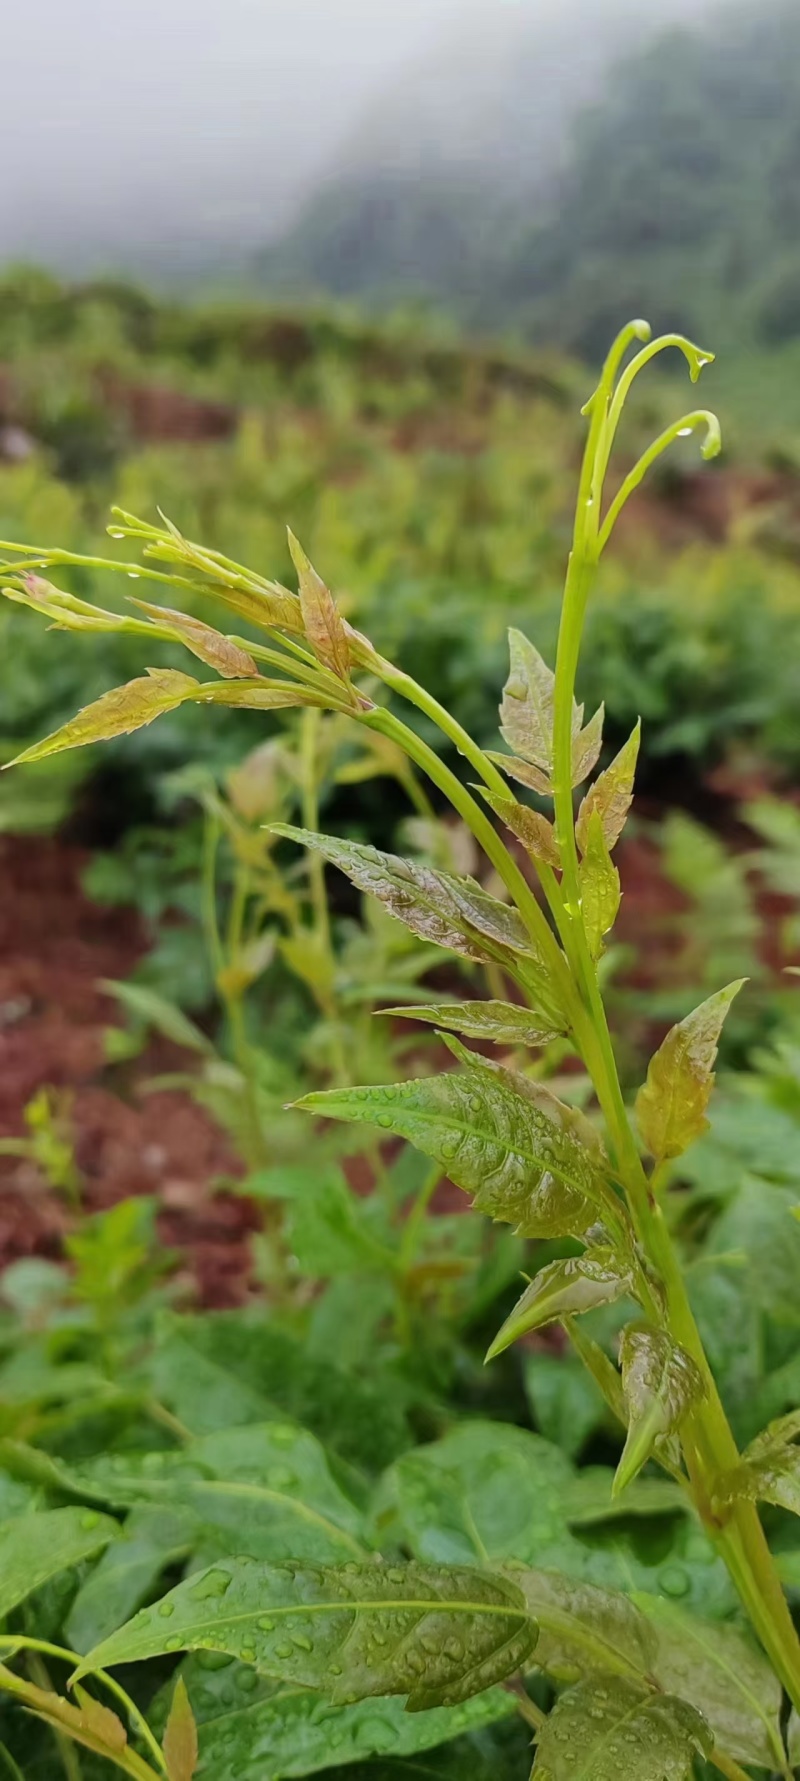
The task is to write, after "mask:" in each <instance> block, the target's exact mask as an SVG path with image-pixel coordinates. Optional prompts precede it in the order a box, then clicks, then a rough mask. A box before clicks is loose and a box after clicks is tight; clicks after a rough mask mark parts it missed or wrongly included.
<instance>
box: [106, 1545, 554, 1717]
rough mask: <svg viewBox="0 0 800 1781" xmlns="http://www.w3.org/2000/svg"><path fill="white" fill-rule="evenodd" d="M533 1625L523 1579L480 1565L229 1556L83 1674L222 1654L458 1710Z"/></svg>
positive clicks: (529, 1643) (361, 1693)
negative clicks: (167, 1657)
mask: <svg viewBox="0 0 800 1781" xmlns="http://www.w3.org/2000/svg"><path fill="white" fill-rule="evenodd" d="M165 1604H169V1611H168V1612H167V1611H166V1608H165ZM536 1632H537V1629H536V1625H535V1623H534V1621H533V1620H532V1619H531V1616H530V1614H529V1612H528V1610H527V1608H526V1605H525V1600H524V1597H523V1595H522V1593H521V1591H520V1590H519V1589H518V1588H517V1587H516V1585H515V1584H514V1583H513V1582H511V1581H510V1580H508V1579H505V1578H502V1577H497V1576H492V1575H490V1574H489V1573H481V1572H480V1571H477V1570H473V1569H459V1568H456V1567H452V1568H439V1567H433V1566H426V1565H419V1564H414V1563H412V1564H408V1565H377V1564H375V1565H371V1564H367V1565H359V1564H355V1563H354V1564H352V1565H346V1566H343V1567H340V1568H338V1569H333V1568H323V1567H321V1566H320V1567H317V1566H308V1565H295V1564H287V1565H278V1566H272V1567H270V1566H267V1565H261V1564H258V1563H256V1562H255V1561H253V1560H246V1559H228V1560H225V1561H222V1562H221V1563H219V1564H217V1565H215V1566H212V1568H211V1569H210V1570H207V1571H202V1572H200V1573H199V1574H196V1575H195V1576H193V1577H190V1578H188V1579H187V1580H186V1582H185V1583H180V1584H178V1586H177V1588H176V1589H173V1590H171V1591H170V1593H169V1595H168V1596H166V1597H165V1598H164V1600H163V1601H162V1602H160V1603H159V1605H158V1608H157V1609H156V1611H155V1612H151V1611H150V1610H147V1609H145V1610H144V1611H143V1612H142V1613H140V1614H137V1615H136V1617H135V1619H133V1620H131V1621H129V1622H128V1624H127V1626H124V1627H122V1628H121V1629H120V1631H119V1632H117V1633H114V1634H113V1635H112V1637H111V1638H110V1639H107V1640H105V1642H104V1643H103V1644H102V1645H100V1646H98V1647H97V1648H96V1649H95V1650H94V1651H93V1652H91V1653H90V1654H89V1656H88V1657H87V1658H86V1659H85V1661H84V1663H83V1664H82V1665H81V1670H80V1672H79V1673H80V1674H85V1673H87V1672H89V1671H91V1670H93V1669H99V1668H103V1669H105V1668H108V1667H109V1666H110V1665H113V1664H118V1663H136V1662H140V1661H141V1660H142V1659H144V1658H149V1657H157V1656H160V1655H162V1654H163V1653H164V1652H169V1651H178V1650H181V1649H183V1650H203V1651H227V1652H229V1653H230V1654H231V1655H232V1656H235V1657H239V1658H241V1660H242V1661H243V1662H245V1663H252V1664H255V1665H256V1666H257V1668H258V1669H259V1670H260V1671H261V1672H262V1673H264V1674H267V1675H271V1676H274V1677H275V1678H276V1680H278V1681H281V1682H290V1683H296V1684H298V1685H300V1686H301V1687H304V1688H318V1689H320V1690H321V1692H323V1693H324V1694H327V1695H328V1696H329V1698H330V1699H331V1700H333V1701H338V1702H345V1703H348V1702H352V1701H356V1700H364V1699H367V1698H368V1697H369V1696H371V1695H382V1694H384V1695H385V1694H405V1695H408V1697H409V1700H408V1704H409V1707H410V1708H412V1709H415V1708H422V1707H434V1706H454V1705H456V1704H457V1703H458V1702H459V1701H462V1700H467V1699H468V1698H469V1697H470V1695H473V1694H478V1693H480V1691H481V1690H482V1689H484V1688H489V1687H491V1685H492V1684H493V1683H495V1682H499V1681H502V1680H503V1679H504V1677H506V1676H508V1675H510V1674H511V1673H512V1672H513V1671H514V1670H516V1669H518V1668H519V1666H520V1664H522V1663H524V1662H525V1661H526V1659H527V1658H528V1657H529V1656H530V1653H531V1651H532V1650H533V1647H534V1645H535V1643H536Z"/></svg>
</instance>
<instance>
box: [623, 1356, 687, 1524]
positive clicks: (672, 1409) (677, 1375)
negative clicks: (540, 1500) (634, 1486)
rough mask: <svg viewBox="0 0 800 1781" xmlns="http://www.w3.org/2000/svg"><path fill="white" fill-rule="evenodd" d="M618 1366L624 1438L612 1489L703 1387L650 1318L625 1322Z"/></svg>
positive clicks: (671, 1430)
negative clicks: (625, 1411)
mask: <svg viewBox="0 0 800 1781" xmlns="http://www.w3.org/2000/svg"><path fill="white" fill-rule="evenodd" d="M620 1366H621V1369H622V1389H623V1392H624V1393H625V1401H626V1403H627V1406H628V1438H627V1440H626V1442H625V1447H624V1450H623V1454H622V1458H621V1460H620V1462H619V1465H618V1467H617V1473H616V1477H615V1479H614V1494H615V1495H618V1494H619V1493H620V1491H623V1490H624V1489H625V1486H626V1484H630V1482H631V1480H632V1479H633V1478H635V1477H636V1474H637V1472H640V1471H641V1469H642V1466H643V1465H644V1464H645V1462H646V1461H647V1460H648V1459H649V1458H650V1455H651V1453H652V1452H653V1448H654V1447H655V1445H656V1442H657V1441H660V1440H662V1439H663V1438H664V1436H668V1435H674V1434H677V1432H678V1430H679V1428H680V1426H681V1423H682V1422H683V1420H684V1417H685V1416H686V1415H687V1414H688V1412H689V1411H690V1410H691V1409H692V1408H693V1406H694V1405H695V1404H697V1403H699V1402H700V1399H701V1398H702V1397H703V1393H704V1387H703V1380H702V1376H701V1374H700V1372H699V1371H698V1368H697V1367H696V1365H695V1363H694V1361H693V1360H692V1357H691V1355H690V1354H687V1352H686V1350H685V1348H681V1347H680V1345H679V1344H678V1343H677V1342H673V1340H672V1338H671V1336H668V1335H667V1334H666V1332H665V1331H664V1330H657V1329H653V1328H651V1327H650V1326H649V1325H648V1324H629V1325H628V1328H627V1329H626V1330H624V1331H623V1333H622V1340H621V1342H620Z"/></svg>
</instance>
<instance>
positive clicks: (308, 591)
mask: <svg viewBox="0 0 800 1781" xmlns="http://www.w3.org/2000/svg"><path fill="white" fill-rule="evenodd" d="M288 536H289V550H290V552H291V557H292V562H293V563H294V566H295V569H296V570H297V581H298V590H299V594H300V606H301V610H302V613H303V624H304V626H305V633H306V636H307V638H308V641H309V643H310V644H311V648H312V649H313V651H314V653H315V655H317V656H319V659H320V661H321V662H323V663H324V665H325V667H326V668H330V669H331V672H332V673H333V674H335V675H336V677H337V679H338V680H343V681H345V682H346V683H347V684H349V680H350V645H349V643H348V639H347V633H346V631H345V628H344V624H343V622H342V618H341V615H340V613H339V611H338V608H337V605H336V601H335V600H334V598H333V595H332V593H331V591H330V588H328V587H326V585H325V582H324V581H323V580H322V577H321V575H318V574H317V571H316V569H315V568H314V567H313V564H311V563H310V562H309V560H308V557H307V556H306V553H305V551H304V549H303V547H302V544H300V543H299V542H298V540H297V539H296V538H295V536H294V533H293V532H289V534H288Z"/></svg>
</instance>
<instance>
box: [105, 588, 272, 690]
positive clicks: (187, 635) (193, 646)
mask: <svg viewBox="0 0 800 1781" xmlns="http://www.w3.org/2000/svg"><path fill="white" fill-rule="evenodd" d="M131 604H132V605H133V606H138V607H139V609H140V611H141V612H146V613H147V616H148V618H151V619H152V620H153V622H154V623H155V624H157V625H167V626H168V627H169V629H170V630H171V631H174V632H175V633H176V634H177V636H178V638H179V639H180V641H181V643H183V644H185V646H186V648H187V649H190V650H191V652H192V654H193V655H196V656H197V657H198V658H199V660H200V661H201V662H205V663H206V665H207V666H208V667H209V668H215V669H216V672H217V673H218V674H221V675H222V676H223V678H224V679H226V680H237V679H238V680H241V679H242V677H244V678H245V679H248V678H250V677H252V678H254V679H255V678H257V676H258V668H257V666H256V663H255V662H254V660H253V657H252V656H251V655H249V654H248V652H247V650H246V649H242V647H241V644H239V643H234V642H232V640H231V638H230V637H225V636H223V633H222V632H221V631H215V629H214V626H213V625H207V624H205V623H204V621H203V620H202V619H201V618H195V617H194V614H193V613H189V612H179V611H178V610H177V609H176V608H174V607H172V606H158V605H157V604H155V603H154V602H152V601H150V600H132V601H131Z"/></svg>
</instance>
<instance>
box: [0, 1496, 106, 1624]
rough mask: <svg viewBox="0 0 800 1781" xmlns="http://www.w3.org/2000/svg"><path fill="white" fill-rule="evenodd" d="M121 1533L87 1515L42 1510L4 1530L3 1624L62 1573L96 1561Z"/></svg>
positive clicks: (0, 1573) (0, 1554)
mask: <svg viewBox="0 0 800 1781" xmlns="http://www.w3.org/2000/svg"><path fill="white" fill-rule="evenodd" d="M118 1533H119V1528H118V1526H117V1523H116V1522H115V1521H112V1520H111V1518H110V1517H109V1516H108V1515H100V1514H98V1513H97V1511H96V1510H94V1509H92V1510H87V1509H41V1510H36V1511H33V1512H32V1513H30V1514H27V1515H20V1516H17V1517H15V1518H14V1520H12V1521H4V1522H3V1523H2V1525H0V1619H5V1616H6V1615H7V1614H10V1612H11V1610H12V1608H16V1607H17V1604H18V1603H19V1602H24V1600H25V1598H26V1596H29V1595H32V1594H33V1591H34V1590H35V1589H41V1586H42V1584H43V1583H47V1582H49V1580H50V1578H51V1577H57V1576H58V1575H59V1573H60V1572H61V1571H68V1570H71V1569H72V1567H73V1565H79V1564H82V1563H83V1561H84V1559H87V1558H94V1557H95V1555H96V1554H97V1553H98V1552H102V1550H103V1547H104V1546H107V1545H108V1543H109V1541H110V1540H115V1539H116V1537H117V1534H118Z"/></svg>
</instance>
